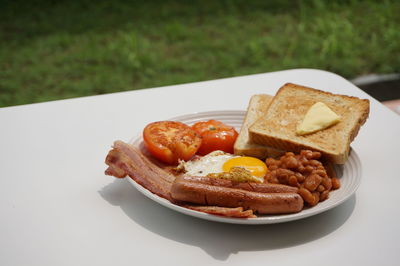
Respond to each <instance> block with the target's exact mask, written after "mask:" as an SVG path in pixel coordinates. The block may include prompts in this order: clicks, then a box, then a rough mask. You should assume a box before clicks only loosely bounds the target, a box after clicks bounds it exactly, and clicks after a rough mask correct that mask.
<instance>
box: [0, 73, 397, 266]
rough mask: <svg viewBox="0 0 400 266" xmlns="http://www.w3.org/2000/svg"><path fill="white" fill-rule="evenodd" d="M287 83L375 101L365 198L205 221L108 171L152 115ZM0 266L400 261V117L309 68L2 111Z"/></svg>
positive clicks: (220, 104)
mask: <svg viewBox="0 0 400 266" xmlns="http://www.w3.org/2000/svg"><path fill="white" fill-rule="evenodd" d="M286 82H294V83H298V84H302V85H306V86H311V87H314V88H318V89H323V90H326V91H331V92H335V93H341V94H347V95H353V96H358V97H362V98H369V99H370V100H371V112H370V117H369V119H368V120H367V122H366V124H365V125H364V126H363V127H362V128H361V131H360V133H359V135H358V137H357V138H356V140H355V141H354V142H353V144H352V147H353V148H354V149H355V150H356V152H357V153H358V155H359V156H360V159H361V162H362V165H363V168H362V171H363V177H362V183H361V185H360V187H359V189H358V191H357V192H356V194H355V195H354V196H352V197H351V198H350V199H349V200H348V201H346V202H345V203H343V204H342V205H340V206H338V207H336V208H334V209H332V210H330V211H327V212H325V213H322V214H319V215H316V216H313V217H310V218H306V219H303V220H299V221H294V222H288V223H283V224H274V225H257V226H254V225H253V226H249V225H247V226H246V225H232V224H224V223H217V222H210V221H205V220H200V219H197V218H193V217H189V216H185V215H183V214H180V213H176V212H174V211H172V210H170V209H167V208H165V207H163V206H161V205H159V204H157V203H155V202H153V201H152V200H150V199H148V198H146V197H145V196H143V195H142V194H141V193H139V192H138V191H137V190H136V189H135V188H133V187H132V186H131V185H130V184H129V183H128V181H127V180H117V179H114V178H112V177H110V176H106V175H104V170H105V168H106V165H105V164H104V158H105V156H106V154H107V152H108V150H109V149H110V147H111V144H112V142H113V141H114V140H117V139H121V140H125V141H129V140H130V139H131V138H132V137H134V136H136V135H138V134H140V133H141V130H142V129H143V127H144V126H145V125H146V124H147V123H149V122H152V121H155V120H163V119H167V118H170V117H174V116H178V115H183V114H190V113H195V112H200V111H213V110H245V109H246V107H247V104H248V100H249V99H250V97H251V95H253V94H256V93H268V94H274V93H275V92H276V90H277V89H278V88H279V87H280V86H281V85H283V84H284V83H286ZM0 136H1V138H0V167H1V177H0V213H1V219H0V265H41V266H44V265H161V264H162V265H221V264H224V265H309V264H311V265H399V261H400V244H399V239H400V189H399V188H400V156H399V151H400V139H399V137H400V116H398V115H396V114H395V113H394V112H392V111H390V110H389V109H388V108H386V107H385V106H383V105H382V104H380V103H379V102H378V101H376V100H375V99H373V98H371V97H370V96H369V95H367V94H365V93H364V92H363V91H361V90H360V89H358V88H357V87H355V86H354V85H352V84H351V83H350V82H349V81H347V80H345V79H343V78H342V77H340V76H338V75H336V74H333V73H329V72H325V71H319V70H311V69H298V70H288V71H281V72H273V73H266V74H259V75H251V76H244V77H236V78H229V79H221V80H214V81H206V82H199V83H191V84H184V85H177V86H168V87H162V88H154V89H145V90H139V91H132V92H123V93H115V94H108V95H103V96H94V97H84V98H77V99H72V100H62V101H54V102H48V103H41V104H31V105H24V106H16V107H8V108H1V109H0Z"/></svg>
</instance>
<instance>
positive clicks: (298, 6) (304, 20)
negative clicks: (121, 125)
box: [0, 0, 400, 106]
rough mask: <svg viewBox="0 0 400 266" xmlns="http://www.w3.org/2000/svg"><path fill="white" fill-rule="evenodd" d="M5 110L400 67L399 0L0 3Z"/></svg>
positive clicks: (1, 102)
mask: <svg viewBox="0 0 400 266" xmlns="http://www.w3.org/2000/svg"><path fill="white" fill-rule="evenodd" d="M0 6H1V9H0V106H10V105H18V104H25V103H34V102H43V101H49V100H55V99H65V98H72V97H78V96H88V95H96V94H103V93H110V92H117V91H126V90H136V89H141V88H149V87H157V86H163V85H171V84H179V83H187V82H194V81H202V80H210V79H217V78H224V77H231V76H238V75H248V74H255V73H263V72H270V71H277V70H283V69H291V68H318V69H324V70H328V71H332V72H335V73H337V74H339V75H342V76H344V77H346V78H349V79H351V78H354V77H356V76H360V75H364V74H369V73H394V72H399V70H400V30H399V29H400V16H399V14H400V1H395V0H393V1H390V0H387V1H372V0H370V1H350V0H348V1H345V0H334V1H300V0H299V1H294V0H279V1H277V0H276V1H273V0H272V1H256V0H253V1H246V0H227V1H212V0H202V1H201V0H198V1H183V0H182V1H172V0H158V1H122V0H115V1H101V0H100V1H88V0H79V1H77V0H70V1H50V0H47V1H4V0H0Z"/></svg>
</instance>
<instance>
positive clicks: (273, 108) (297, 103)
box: [249, 83, 369, 164]
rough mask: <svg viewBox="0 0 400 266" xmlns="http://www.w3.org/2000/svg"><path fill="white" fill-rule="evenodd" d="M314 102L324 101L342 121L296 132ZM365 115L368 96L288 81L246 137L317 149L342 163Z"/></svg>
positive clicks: (277, 145)
mask: <svg viewBox="0 0 400 266" xmlns="http://www.w3.org/2000/svg"><path fill="white" fill-rule="evenodd" d="M316 102H323V103H325V104H326V105H327V106H328V107H329V108H330V109H331V110H332V111H334V112H335V113H336V114H338V115H339V116H340V117H341V121H340V122H339V123H337V124H336V125H333V126H331V127H329V128H326V129H324V130H320V131H317V132H315V133H312V134H308V135H304V136H299V135H296V127H297V125H298V124H299V123H301V121H302V120H303V118H304V116H305V114H306V112H307V111H308V110H309V108H310V107H311V106H312V105H313V104H315V103H316ZM368 115H369V100H362V99H359V98H356V97H351V96H345V95H337V94H332V93H329V92H324V91H320V90H316V89H312V88H308V87H303V86H300V85H296V84H291V83H287V84H285V85H284V86H283V87H281V88H280V89H279V91H278V92H277V94H276V95H275V97H274V98H273V100H272V102H271V104H270V105H269V108H268V111H267V112H266V115H265V116H264V117H263V118H261V119H259V120H257V121H256V122H255V123H254V124H253V125H252V126H251V127H250V128H249V138H250V141H251V142H254V143H257V144H263V145H267V146H271V147H274V148H277V149H282V150H287V151H293V152H299V151H300V150H302V149H311V150H316V151H320V152H321V153H322V154H323V155H324V157H325V158H326V159H328V160H330V161H331V162H332V163H336V164H344V163H345V162H346V160H347V159H348V154H349V151H350V143H351V142H352V141H353V139H354V138H355V137H356V135H357V134H358V131H359V129H360V127H361V126H362V125H363V124H364V123H365V121H366V119H367V118H368Z"/></svg>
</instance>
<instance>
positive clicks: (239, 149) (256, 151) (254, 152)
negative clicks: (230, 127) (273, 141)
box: [234, 94, 284, 159]
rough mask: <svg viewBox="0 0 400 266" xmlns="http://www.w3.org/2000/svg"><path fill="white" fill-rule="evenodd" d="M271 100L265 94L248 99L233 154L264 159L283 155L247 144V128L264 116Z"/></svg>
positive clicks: (259, 146) (269, 148)
mask: <svg viewBox="0 0 400 266" xmlns="http://www.w3.org/2000/svg"><path fill="white" fill-rule="evenodd" d="M272 98H273V97H272V96H270V95H267V94H256V95H253V96H252V97H251V98H250V101H249V105H248V107H247V113H246V117H245V119H244V121H243V124H242V127H241V129H240V133H239V136H238V138H237V139H236V142H235V145H234V152H235V154H237V155H246V156H252V157H257V158H260V159H265V158H267V157H277V156H280V155H282V154H283V153H284V152H283V151H281V150H277V149H274V148H271V147H268V146H265V145H259V144H254V143H250V142H249V132H248V129H249V127H250V126H251V125H252V124H253V123H254V122H255V121H256V120H258V119H259V118H260V117H263V116H265V115H266V112H267V109H268V106H269V104H270V103H271V100H272Z"/></svg>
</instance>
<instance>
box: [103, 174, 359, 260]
mask: <svg viewBox="0 0 400 266" xmlns="http://www.w3.org/2000/svg"><path fill="white" fill-rule="evenodd" d="M128 182H129V181H128V180H114V182H113V183H110V184H109V185H107V186H105V187H104V188H103V189H102V190H101V191H99V194H100V195H101V196H102V197H103V198H104V199H105V200H106V201H108V202H109V203H110V204H112V205H114V206H120V207H121V209H122V210H123V211H124V212H125V213H126V215H127V216H128V217H129V218H131V219H132V220H133V221H134V222H135V223H137V224H139V225H140V226H142V227H143V228H145V229H147V230H150V231H152V232H154V233H156V234H159V235H161V236H163V237H166V238H168V239H171V240H174V241H178V242H181V243H185V244H188V245H192V246H197V247H199V248H201V249H203V250H204V251H205V252H206V253H207V254H209V255H210V256H212V257H213V258H215V259H217V260H221V261H223V260H227V259H228V257H229V256H230V255H231V254H235V253H238V252H240V251H258V250H273V249H281V248H287V247H291V246H297V245H302V244H305V243H307V242H310V241H314V240H317V239H319V238H322V237H324V236H326V235H329V234H330V233H332V232H334V231H335V230H336V229H338V228H339V227H340V226H341V225H342V224H344V223H345V222H346V220H347V219H348V218H349V217H350V215H351V213H352V212H353V210H354V206H355V203H356V197H355V196H354V195H353V196H352V197H350V199H349V200H347V201H346V202H345V203H343V204H341V205H340V206H338V207H336V208H334V209H332V210H329V211H327V212H324V213H322V214H319V215H316V216H313V217H309V218H306V219H302V220H297V221H293V222H287V223H281V224H270V225H235V224H225V223H218V222H210V221H206V220H202V219H198V218H194V217H191V216H187V215H184V214H181V213H178V212H175V211H173V210H170V209H168V208H165V207H163V206H161V205H159V204H158V203H156V202H154V201H152V200H150V199H148V198H147V197H145V196H144V195H142V194H141V193H140V192H139V191H137V190H136V189H134V188H133V187H132V186H131V185H130V184H129V183H128Z"/></svg>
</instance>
